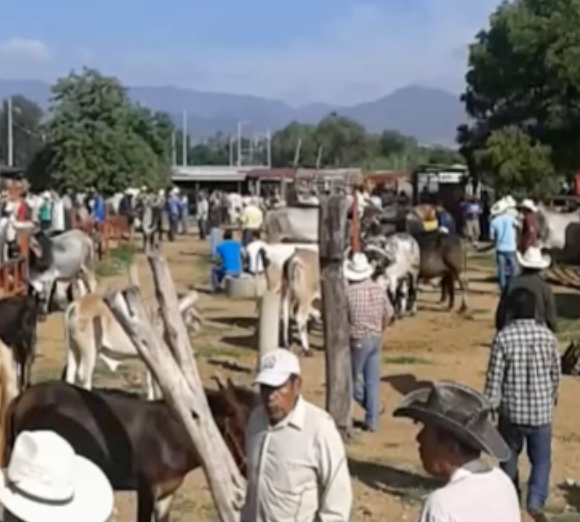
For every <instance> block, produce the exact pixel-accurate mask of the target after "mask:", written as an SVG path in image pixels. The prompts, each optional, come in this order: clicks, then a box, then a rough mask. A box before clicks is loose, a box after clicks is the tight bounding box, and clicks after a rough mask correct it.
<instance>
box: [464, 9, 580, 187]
mask: <svg viewBox="0 0 580 522" xmlns="http://www.w3.org/2000/svg"><path fill="white" fill-rule="evenodd" d="M579 63H580V0H554V1H552V2H545V1H544V0H519V1H517V2H509V3H508V2H504V3H503V4H501V5H500V6H499V7H498V8H497V9H496V11H495V12H494V13H493V14H492V16H491V18H490V25H489V28H487V29H486V30H483V31H481V32H480V33H479V34H478V36H477V38H476V41H475V43H474V44H473V45H471V46H470V49H469V70H468V72H467V76H466V79H467V89H466V91H465V93H464V95H463V101H464V102H465V107H466V109H467V112H468V114H469V116H471V118H472V119H473V121H472V123H471V125H470V127H469V128H468V129H465V128H463V129H461V132H460V134H461V136H460V144H461V145H462V148H463V152H466V153H467V156H468V157H469V152H470V151H471V152H473V151H474V150H478V149H479V150H484V149H485V148H486V147H487V146H489V145H490V141H491V140H492V137H493V146H494V153H493V154H492V155H493V156H494V157H497V154H498V153H499V152H498V148H497V141H498V140H503V139H504V138H506V137H508V136H509V137H510V138H509V140H508V141H510V143H511V144H512V145H513V138H514V137H515V136H516V135H517V133H516V131H515V130H514V129H510V130H508V131H506V132H504V133H502V134H497V131H499V130H501V129H505V128H508V127H513V126H516V127H517V128H518V129H519V130H520V132H521V133H524V134H526V135H527V138H526V139H527V140H528V142H527V144H526V145H525V147H526V148H527V147H528V145H529V146H530V147H532V149H534V150H536V151H540V150H541V153H538V154H536V153H534V154H533V155H532V156H530V157H528V159H529V160H530V161H532V157H533V158H535V159H534V160H533V161H536V160H537V161H539V162H540V163H539V164H538V165H537V166H536V167H534V168H535V169H536V168H540V167H543V166H544V161H545V158H546V155H547V156H549V159H550V162H551V164H552V165H553V167H554V168H553V169H550V171H551V172H552V173H554V172H558V173H560V174H565V175H568V174H570V173H572V172H575V171H576V170H577V169H578V168H579V167H580V147H579V145H580V68H578V64H579ZM520 138H521V140H520V143H521V144H523V143H524V141H523V140H524V138H523V137H522V136H519V138H518V139H520ZM537 144H541V145H542V147H541V148H536V145H537ZM504 150H506V151H508V150H512V148H511V146H507V147H505V148H504ZM479 157H480V158H481V157H482V156H481V155H480V156H479ZM508 159H509V158H508ZM504 163H505V162H503V161H500V162H499V163H497V162H494V163H493V165H496V166H497V165H498V164H504ZM478 166H479V167H480V168H483V165H482V164H478ZM485 166H486V167H488V168H489V162H487V163H486V165H485ZM505 172H506V171H505V169H500V170H494V171H492V172H490V174H491V175H492V177H493V178H498V177H501V176H503V175H504V174H505ZM546 174H548V172H546ZM553 175H554V174H553ZM508 179H509V180H511V181H510V183H512V182H514V183H515V182H517V178H514V177H511V176H509V177H508ZM498 183H499V184H500V185H502V186H504V187H506V180H505V179H500V180H498ZM506 188H509V187H506ZM514 188H517V187H514Z"/></svg>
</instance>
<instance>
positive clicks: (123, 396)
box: [3, 380, 258, 522]
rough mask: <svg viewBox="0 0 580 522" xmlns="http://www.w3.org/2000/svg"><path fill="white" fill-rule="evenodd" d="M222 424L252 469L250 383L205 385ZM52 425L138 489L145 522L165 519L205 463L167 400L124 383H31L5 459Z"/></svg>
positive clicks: (238, 456)
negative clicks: (110, 386) (20, 438)
mask: <svg viewBox="0 0 580 522" xmlns="http://www.w3.org/2000/svg"><path fill="white" fill-rule="evenodd" d="M206 395H207V399H208V402H209V407H210V410H211V412H212V414H213V416H214V418H215V420H216V424H217V426H218V429H219V430H220V431H221V433H222V436H223V437H224V440H225V442H226V444H227V446H228V448H229V449H230V451H231V452H232V455H233V457H234V460H235V461H236V464H237V465H238V467H239V468H240V471H241V472H242V473H245V454H244V451H245V435H244V434H245V425H246V421H247V419H248V418H249V415H250V413H251V411H252V409H253V407H254V405H255V404H257V400H258V395H257V394H256V393H254V392H253V391H251V390H248V389H244V388H239V387H237V386H234V385H233V383H232V382H231V381H229V380H228V386H227V387H224V386H220V389H219V390H206ZM25 430H52V431H54V432H56V433H58V434H59V435H60V436H62V437H64V438H65V439H66V440H67V441H68V442H69V443H70V444H71V446H72V447H73V448H74V450H75V452H76V453H77V454H79V455H82V456H83V457H86V458H87V459H89V460H91V461H92V462H94V463H95V464H96V465H97V466H99V467H100V468H101V469H102V470H103V472H104V473H105V474H106V475H107V477H108V479H109V481H110V482H111V485H112V486H113V488H114V489H115V490H116V491H137V495H138V497H137V498H138V511H137V520H138V522H151V520H152V518H151V517H152V516H154V520H155V521H156V522H166V521H167V520H168V519H169V513H170V508H171V501H172V499H173V496H174V494H175V492H176V491H177V489H178V488H179V486H180V485H181V484H182V482H183V479H184V478H185V476H186V474H187V473H189V472H190V471H192V470H194V469H196V468H197V467H199V465H200V464H199V459H198V456H197V452H196V450H195V448H194V447H193V446H192V444H191V442H190V439H189V437H188V435H187V432H186V430H185V428H184V427H183V425H182V424H181V422H180V421H179V420H178V418H177V417H176V416H175V414H174V413H173V411H172V410H171V408H170V407H169V406H168V405H167V404H166V403H165V402H164V401H146V400H144V399H143V398H141V397H139V396H138V395H136V394H133V393H129V392H125V391H121V390H96V389H93V390H90V391H89V390H85V389H84V388H80V387H77V386H73V385H70V384H67V383H64V382H58V381H54V382H44V383H41V384H37V385H34V386H31V387H30V388H28V389H27V390H26V391H25V392H24V393H22V394H21V395H20V396H18V397H17V398H16V399H15V400H14V401H13V402H12V403H11V404H10V406H9V407H8V411H7V412H6V425H5V427H4V437H5V442H6V445H5V448H4V452H3V453H4V455H3V462H4V464H6V463H7V462H9V460H10V454H11V451H12V447H13V445H14V442H15V440H16V437H17V435H18V434H19V433H20V432H22V431H25Z"/></svg>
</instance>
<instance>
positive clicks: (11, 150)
mask: <svg viewBox="0 0 580 522" xmlns="http://www.w3.org/2000/svg"><path fill="white" fill-rule="evenodd" d="M7 112H8V115H7V118H8V166H9V167H13V166H14V134H13V132H14V128H13V127H14V126H13V123H12V96H9V97H8V111H7Z"/></svg>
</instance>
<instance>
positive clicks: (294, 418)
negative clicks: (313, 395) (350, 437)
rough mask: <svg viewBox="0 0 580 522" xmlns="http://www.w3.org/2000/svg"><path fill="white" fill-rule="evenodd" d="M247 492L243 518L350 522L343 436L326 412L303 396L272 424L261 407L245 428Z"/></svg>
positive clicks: (275, 521)
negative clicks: (288, 412) (283, 417)
mask: <svg viewBox="0 0 580 522" xmlns="http://www.w3.org/2000/svg"><path fill="white" fill-rule="evenodd" d="M246 455H247V458H248V461H247V463H248V490H247V494H246V502H245V505H244V507H243V509H242V517H241V519H242V522H315V521H316V522H348V521H349V520H350V512H351V508H352V486H351V482H350V473H349V470H348V463H347V459H346V454H345V450H344V445H343V442H342V439H341V438H340V434H339V433H338V430H337V429H336V425H335V423H334V420H333V419H332V417H330V415H329V414H328V413H327V412H325V411H324V410H322V409H320V408H318V407H317V406H314V405H313V404H310V403H308V402H306V401H305V400H304V399H302V398H300V399H299V400H298V402H297V404H296V407H295V408H294V410H293V411H292V412H291V413H290V415H288V417H286V419H284V420H283V421H281V422H280V423H278V424H277V425H275V426H270V424H269V421H268V416H267V415H266V412H265V411H264V409H263V408H262V407H259V408H257V409H256V410H255V411H254V412H253V413H252V415H251V417H250V420H249V423H248V428H247V432H246Z"/></svg>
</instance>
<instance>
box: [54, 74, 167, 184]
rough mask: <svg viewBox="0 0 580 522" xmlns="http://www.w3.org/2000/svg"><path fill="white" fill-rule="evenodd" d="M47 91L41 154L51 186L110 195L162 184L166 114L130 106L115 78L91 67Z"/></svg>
mask: <svg viewBox="0 0 580 522" xmlns="http://www.w3.org/2000/svg"><path fill="white" fill-rule="evenodd" d="M52 92H53V99H52V106H51V116H52V117H51V120H50V122H49V124H48V132H47V136H48V143H47V147H48V149H49V150H48V151H44V154H45V157H46V158H48V161H49V164H48V166H47V174H48V176H49V179H50V183H51V184H52V185H53V186H56V187H58V188H63V187H70V188H73V189H75V190H83V189H86V188H87V187H89V186H94V187H96V188H97V190H99V191H101V192H103V193H105V194H110V193H113V192H115V191H118V190H123V189H124V188H126V187H127V186H129V185H133V186H138V185H142V184H147V185H150V186H152V187H159V186H163V185H164V184H165V183H166V180H167V175H168V172H169V165H170V161H171V134H172V132H173V125H172V123H171V120H170V119H169V118H168V117H167V116H166V115H163V114H158V113H152V112H151V111H149V110H148V109H146V108H144V107H141V106H139V105H135V104H133V103H132V102H131V101H130V100H129V97H128V95H127V91H126V89H125V88H124V87H123V85H121V83H120V82H119V81H118V80H117V79H116V78H111V77H106V76H103V75H101V74H100V73H99V72H98V71H96V70H93V69H86V68H85V69H83V71H82V72H81V73H80V74H77V73H75V72H72V73H71V74H70V75H69V76H68V77H66V78H62V79H60V80H58V81H57V83H56V85H54V87H53V89H52Z"/></svg>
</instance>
